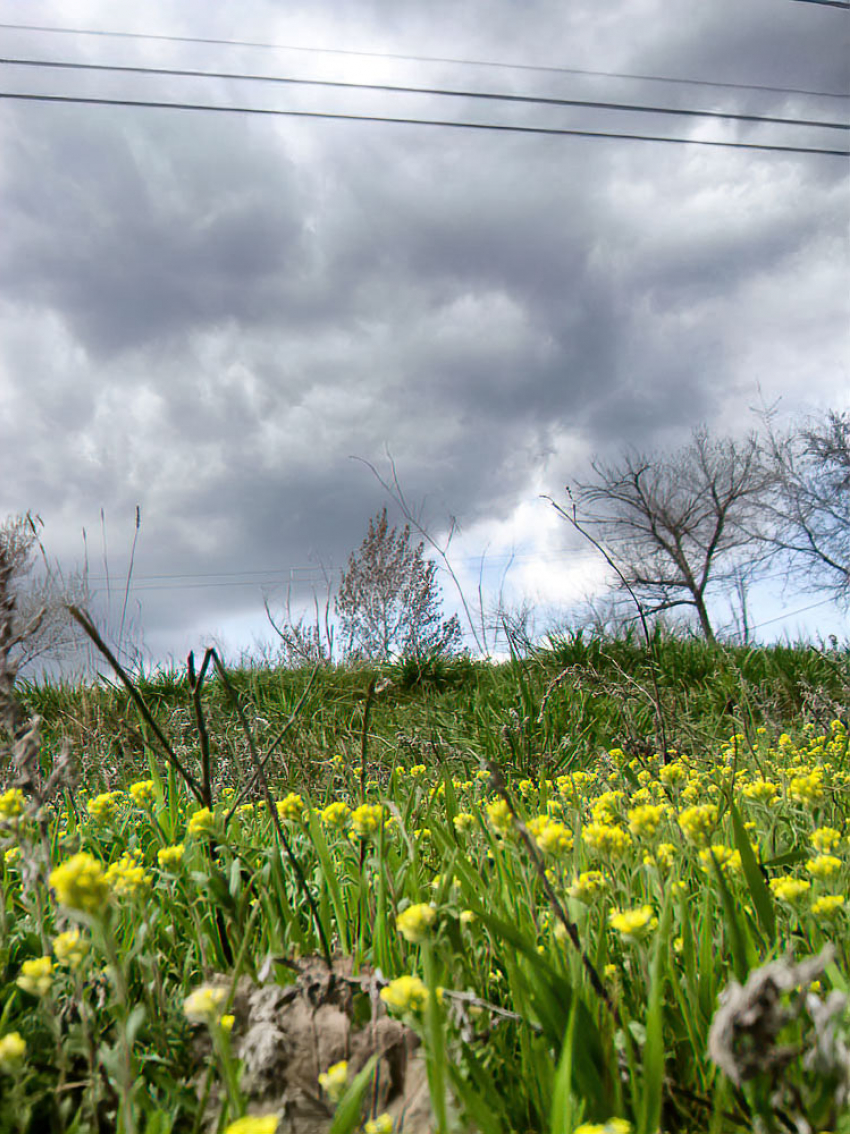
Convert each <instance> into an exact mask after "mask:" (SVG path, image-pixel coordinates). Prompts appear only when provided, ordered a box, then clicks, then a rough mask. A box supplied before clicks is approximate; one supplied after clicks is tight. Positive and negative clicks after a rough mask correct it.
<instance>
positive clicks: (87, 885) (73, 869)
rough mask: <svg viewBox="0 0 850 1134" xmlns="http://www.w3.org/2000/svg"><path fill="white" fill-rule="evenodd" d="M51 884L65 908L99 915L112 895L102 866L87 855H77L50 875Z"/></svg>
mask: <svg viewBox="0 0 850 1134" xmlns="http://www.w3.org/2000/svg"><path fill="white" fill-rule="evenodd" d="M50 885H51V886H52V887H53V889H54V890H55V891H56V897H57V898H58V900H59V901H60V902H61V904H62V905H63V906H67V907H68V908H69V909H72V910H79V911H80V912H81V913H87V914H96V913H98V912H99V911H100V909H101V908H102V907H103V904H104V902H105V901H106V899H107V897H108V896H109V885H108V884H107V881H106V878H105V876H104V873H103V867H102V866H101V865H100V863H99V862H98V861H97V859H96V858H92V856H91V855H90V854H86V853H85V852H83V853H81V854H75V855H74V856H73V858H69V859H68V861H67V862H63V863H62V864H61V866H57V867H56V869H55V870H53V871H51V873H50Z"/></svg>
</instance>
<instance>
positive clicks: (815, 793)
mask: <svg viewBox="0 0 850 1134" xmlns="http://www.w3.org/2000/svg"><path fill="white" fill-rule="evenodd" d="M788 795H789V796H790V798H791V799H793V800H795V801H796V802H797V803H802V804H804V805H805V806H808V807H811V806H814V804H817V803H820V802H821V801H822V800H823V796H824V788H823V768H815V769H814V770H813V771H811V772H809V773H808V775H802V776H794V777H793V778H792V779H791V782H790V784H789V785H788Z"/></svg>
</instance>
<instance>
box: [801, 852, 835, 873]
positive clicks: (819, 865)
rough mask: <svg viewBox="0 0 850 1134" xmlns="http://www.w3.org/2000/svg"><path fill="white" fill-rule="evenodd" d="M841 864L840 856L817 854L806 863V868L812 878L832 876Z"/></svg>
mask: <svg viewBox="0 0 850 1134" xmlns="http://www.w3.org/2000/svg"><path fill="white" fill-rule="evenodd" d="M842 866H843V863H842V861H841V859H840V858H836V857H835V855H834V854H819V855H818V856H817V858H813V859H812V861H811V862H808V863H806V870H808V872H809V874H811V876H812V877H813V878H821V879H825V878H832V876H833V875H834V874H837V873H838V871H839V870H840V869H841V867H842Z"/></svg>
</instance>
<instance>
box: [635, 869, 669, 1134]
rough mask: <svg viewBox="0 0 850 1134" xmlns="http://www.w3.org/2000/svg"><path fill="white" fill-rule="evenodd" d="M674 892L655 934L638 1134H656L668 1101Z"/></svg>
mask: <svg viewBox="0 0 850 1134" xmlns="http://www.w3.org/2000/svg"><path fill="white" fill-rule="evenodd" d="M672 910H673V888H672V886H669V887H668V888H667V895H666V897H665V899H664V908H663V909H662V911H661V921H660V924H659V926H658V930H657V932H656V934H655V945H654V948H653V952H652V964H651V967H650V976H649V1004H648V1006H647V1010H646V1040H645V1042H644V1045H643V1083H642V1091H641V1098H640V1109H639V1116H638V1125H637V1129H638V1134H656V1131H657V1130H658V1128H659V1126H660V1124H661V1106H662V1103H663V1101H664V1065H665V1058H664V1057H665V1051H664V988H665V985H666V983H667V973H666V961H667V949H668V942H669V940H670V918H671V916H672Z"/></svg>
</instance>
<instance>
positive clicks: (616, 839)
mask: <svg viewBox="0 0 850 1134" xmlns="http://www.w3.org/2000/svg"><path fill="white" fill-rule="evenodd" d="M581 837H582V838H583V839H584V841H585V842H586V843H587V845H588V846H589V847H590V848H591V849H592V850H595V851H598V852H599V853H600V854H608V855H612V856H617V855H621V854H624V853H625V851H626V850H627V849H628V848H629V846H631V842H632V840H631V837H630V835H629V833H628V832H627V831H624V830H623V828H622V827H614V826H612V825H611V824H608V823H588V824H587V826H586V827H585V828H584V830H583V831H582V833H581Z"/></svg>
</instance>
